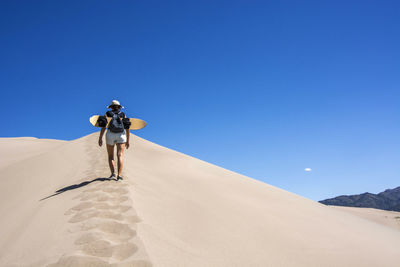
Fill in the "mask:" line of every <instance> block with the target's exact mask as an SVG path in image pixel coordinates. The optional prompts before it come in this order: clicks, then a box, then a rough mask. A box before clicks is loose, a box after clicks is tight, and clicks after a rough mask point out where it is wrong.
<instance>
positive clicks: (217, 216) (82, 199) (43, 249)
mask: <svg viewBox="0 0 400 267" xmlns="http://www.w3.org/2000/svg"><path fill="white" fill-rule="evenodd" d="M97 138H98V133H94V134H90V135H88V136H85V137H82V138H80V139H77V140H73V141H68V142H66V141H56V140H42V139H32V138H13V139H9V138H3V139H0V148H1V154H0V156H1V158H0V192H1V194H0V197H1V201H0V214H1V215H2V217H1V219H0V236H1V239H0V266H110V265H112V266H174V267H175V266H398V259H400V250H399V249H398V244H399V242H400V231H398V230H397V229H394V228H391V227H388V226H386V225H383V224H378V223H376V222H374V221H371V220H370V219H366V218H361V217H360V216H355V215H353V214H350V213H348V212H345V211H342V210H339V209H335V208H332V207H328V206H324V205H322V204H320V203H317V202H314V201H311V200H309V199H306V198H303V197H300V196H298V195H295V194H292V193H290V192H287V191H284V190H281V189H279V188H276V187H273V186H270V185H268V184H265V183H262V182H259V181H257V180H254V179H251V178H248V177H245V176H242V175H239V174H237V173H234V172H231V171H228V170H226V169H223V168H220V167H217V166H215V165H212V164H209V163H207V162H204V161H201V160H198V159H195V158H193V157H190V156H187V155H184V154H182V153H179V152H176V151H173V150H170V149H167V148H165V147H162V146H159V145H156V144H154V143H151V142H149V141H146V140H144V139H141V138H139V137H136V136H133V144H132V147H131V148H130V149H129V150H128V153H127V154H126V165H125V166H126V167H125V173H124V175H125V177H126V180H124V181H123V182H116V181H110V180H107V179H105V178H104V177H107V176H108V175H109V173H108V166H107V161H106V151H105V148H104V147H102V148H99V147H98V146H97ZM15 146H18V150H15V151H14V152H13V151H12V149H13V148H14V147H15ZM25 150H26V152H25Z"/></svg>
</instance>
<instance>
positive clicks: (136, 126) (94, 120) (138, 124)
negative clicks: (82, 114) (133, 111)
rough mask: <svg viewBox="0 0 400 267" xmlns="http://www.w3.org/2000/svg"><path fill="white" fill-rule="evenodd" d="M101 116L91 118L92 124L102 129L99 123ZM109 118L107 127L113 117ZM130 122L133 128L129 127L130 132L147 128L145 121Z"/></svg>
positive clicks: (131, 119)
mask: <svg viewBox="0 0 400 267" xmlns="http://www.w3.org/2000/svg"><path fill="white" fill-rule="evenodd" d="M99 117H100V115H94V116H92V117H90V118H89V121H90V123H91V124H92V125H93V126H95V127H100V126H99V125H98V123H97V121H98V119H99ZM106 118H107V126H106V128H107V127H108V124H109V123H110V121H111V119H112V118H111V117H106ZM129 121H130V122H131V127H129V130H139V129H142V128H144V127H145V126H146V124H147V123H146V122H145V121H144V120H141V119H135V118H129ZM100 128H102V127H100Z"/></svg>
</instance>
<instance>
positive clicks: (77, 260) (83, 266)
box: [47, 256, 134, 267]
mask: <svg viewBox="0 0 400 267" xmlns="http://www.w3.org/2000/svg"><path fill="white" fill-rule="evenodd" d="M58 266H60V267H61V266H74V267H88V266H96V267H107V266H110V264H108V263H107V262H105V261H102V260H101V259H98V258H93V257H85V256H68V257H65V256H63V257H61V259H59V260H58V262H56V263H53V264H49V265H47V267H58ZM127 266H129V265H127ZM131 266H134V265H131Z"/></svg>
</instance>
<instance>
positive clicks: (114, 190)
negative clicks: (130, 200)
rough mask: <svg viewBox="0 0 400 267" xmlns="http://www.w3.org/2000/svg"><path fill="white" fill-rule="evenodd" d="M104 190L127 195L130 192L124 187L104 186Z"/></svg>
mask: <svg viewBox="0 0 400 267" xmlns="http://www.w3.org/2000/svg"><path fill="white" fill-rule="evenodd" d="M103 192H106V193H110V194H117V195H125V194H128V190H126V189H123V188H104V189H103Z"/></svg>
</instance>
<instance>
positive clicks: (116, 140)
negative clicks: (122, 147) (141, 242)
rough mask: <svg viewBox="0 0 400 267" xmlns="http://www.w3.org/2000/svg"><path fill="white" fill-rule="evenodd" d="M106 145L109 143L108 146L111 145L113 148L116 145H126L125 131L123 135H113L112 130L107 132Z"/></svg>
mask: <svg viewBox="0 0 400 267" xmlns="http://www.w3.org/2000/svg"><path fill="white" fill-rule="evenodd" d="M106 143H107V145H110V146H113V145H115V144H123V143H126V133H125V130H124V131H123V132H122V133H113V132H111V131H110V130H107V133H106Z"/></svg>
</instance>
